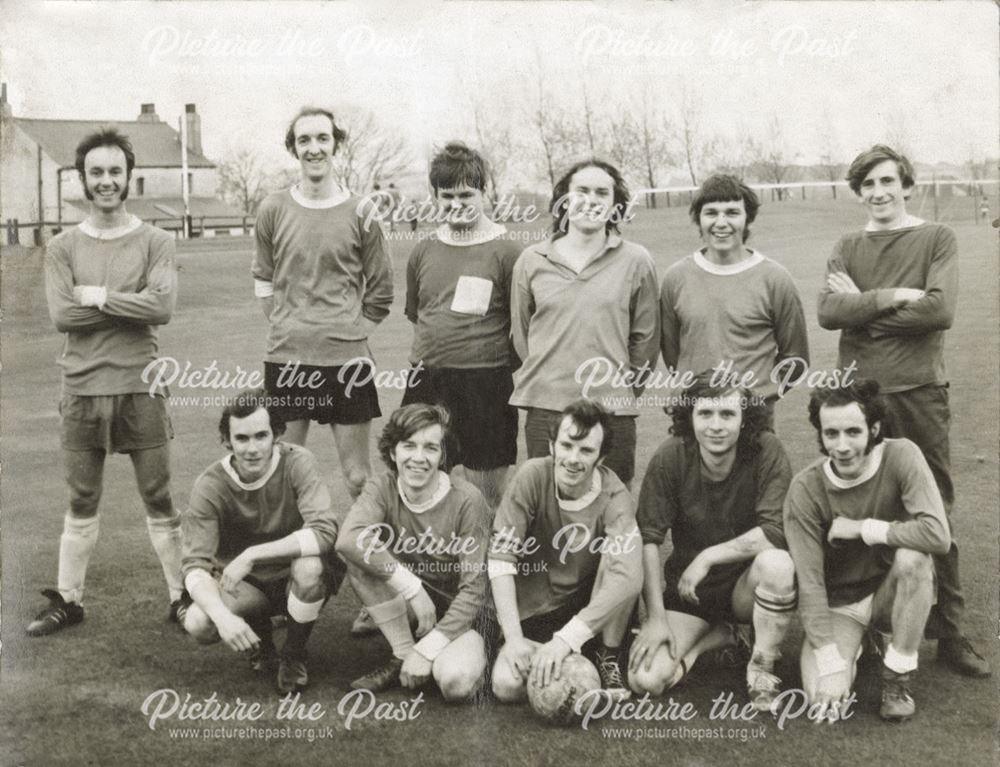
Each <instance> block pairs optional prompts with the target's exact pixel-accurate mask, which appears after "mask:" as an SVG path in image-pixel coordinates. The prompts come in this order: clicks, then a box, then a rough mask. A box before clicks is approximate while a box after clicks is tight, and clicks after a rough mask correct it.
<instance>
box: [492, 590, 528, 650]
mask: <svg viewBox="0 0 1000 767" xmlns="http://www.w3.org/2000/svg"><path fill="white" fill-rule="evenodd" d="M490 588H491V589H492V590H493V603H494V604H495V605H496V608H497V622H498V623H499V624H500V630H501V631H502V632H503V637H504V639H505V640H506V641H508V642H509V641H511V640H512V639H519V638H521V637H523V636H524V635H523V634H522V633H521V617H520V615H519V614H518V610H517V584H516V582H515V580H514V576H513V575H498V576H497V577H495V578H492V579H491V580H490Z"/></svg>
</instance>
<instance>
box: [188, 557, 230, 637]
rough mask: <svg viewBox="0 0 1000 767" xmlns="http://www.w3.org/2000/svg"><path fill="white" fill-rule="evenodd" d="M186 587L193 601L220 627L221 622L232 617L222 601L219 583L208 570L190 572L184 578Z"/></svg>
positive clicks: (198, 569)
mask: <svg viewBox="0 0 1000 767" xmlns="http://www.w3.org/2000/svg"><path fill="white" fill-rule="evenodd" d="M184 586H185V587H186V588H187V591H188V594H189V595H190V596H191V600H192V601H193V602H194V603H195V604H196V605H198V607H200V608H201V610H202V612H204V613H205V615H207V616H208V617H209V620H211V621H212V623H214V624H216V625H218V623H219V621H220V620H224V619H225V618H226V617H228V616H229V615H232V611H231V610H230V609H229V608H228V607H226V605H225V603H224V602H223V601H222V591H221V589H220V588H219V584H218V581H216V580H215V578H213V577H212V576H211V575H210V574H209V573H208V572H207V571H206V570H202V569H200V568H197V569H194V570H190V571H188V573H187V575H186V576H185V578H184Z"/></svg>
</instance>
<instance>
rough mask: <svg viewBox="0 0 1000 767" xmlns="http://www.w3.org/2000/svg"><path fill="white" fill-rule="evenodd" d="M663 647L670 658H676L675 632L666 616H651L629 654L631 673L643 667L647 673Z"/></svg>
mask: <svg viewBox="0 0 1000 767" xmlns="http://www.w3.org/2000/svg"><path fill="white" fill-rule="evenodd" d="M661 645H666V647H667V652H668V653H669V654H670V657H671V658H673V657H675V656H674V647H675V644H674V632H673V631H672V630H671V629H670V624H669V623H668V622H667V617H666V616H665V615H651V616H650V617H649V618H648V619H647V620H646V622H645V623H644V624H642V628H641V629H639V633H638V635H637V636H636V638H635V641H634V642H632V649H631V650H629V654H628V668H629V671H637V670H638V669H639V668H640V667H642V668H643V669H644V670H645V671H649V669H650V668H651V667H652V665H653V658H654V656H655V655H656V651H657V650H658V649H660V646H661Z"/></svg>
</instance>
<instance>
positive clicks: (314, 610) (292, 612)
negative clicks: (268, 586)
mask: <svg viewBox="0 0 1000 767" xmlns="http://www.w3.org/2000/svg"><path fill="white" fill-rule="evenodd" d="M322 608H323V600H322V599H318V600H316V601H315V602H303V601H302V600H301V599H299V598H298V597H297V596H295V592H294V591H290V592H288V617H289V621H288V634H287V635H286V637H285V647H284V654H285V655H288V656H290V657H293V658H295V657H298V658H301V657H303V656H304V655H305V653H306V642H308V641H309V635H310V634H311V633H312V630H313V626H315V625H316V619H317V618H319V611H320V610H321V609H322Z"/></svg>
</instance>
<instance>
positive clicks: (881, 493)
mask: <svg viewBox="0 0 1000 767" xmlns="http://www.w3.org/2000/svg"><path fill="white" fill-rule="evenodd" d="M885 413H886V410H885V405H884V403H883V401H882V399H881V397H880V396H879V387H878V384H877V383H875V382H874V381H861V380H858V381H855V382H854V383H852V384H850V385H849V386H844V387H839V388H832V389H817V390H816V391H815V392H814V393H813V395H812V397H811V399H810V400H809V420H810V422H811V423H812V425H813V426H814V427H815V428H816V431H817V433H818V434H819V440H820V449H821V451H822V452H823V454H824V455H825V456H828V457H827V458H823V459H821V460H819V461H816V462H815V463H814V464H812V465H811V466H809V467H808V468H806V469H804V470H803V471H801V472H799V473H798V474H797V475H796V476H795V479H793V480H792V485H791V487H790V488H789V491H788V499H787V500H786V502H785V532H786V534H787V535H788V548H789V550H790V551H791V553H792V559H793V560H794V561H795V570H796V573H797V574H798V578H799V589H800V594H801V604H800V607H799V611H800V613H801V616H802V626H803V628H804V629H805V634H806V641H805V644H804V645H803V647H802V684H803V686H804V688H805V691H806V694H807V695H808V696H809V699H810V701H811V702H812V703H813V704H818V706H819V707H820V709H819V710H820V711H821V712H822V711H826V712H827V715H828V716H829V717H830V718H831V719H836V718H837V717H838V713H839V710H840V707H841V705H842V704H846V703H847V702H848V701H849V696H850V692H851V686H852V684H853V682H854V675H855V671H856V666H855V661H856V660H857V657H858V655H859V654H860V648H861V641H862V638H863V637H864V634H865V630H866V629H867V628H868V627H869V626H875V627H882V628H887V629H890V630H891V632H892V638H891V640H890V642H889V645H888V647H887V648H886V649H885V652H884V653H883V666H882V707H881V712H880V713H881V716H882V718H883V719H887V720H890V721H902V720H905V719H908V718H910V717H911V716H913V714H914V713H915V711H916V705H915V703H914V701H913V697H912V695H911V694H910V685H911V683H912V678H913V674H914V672H915V671H916V668H917V650H918V648H919V647H920V639H921V637H922V636H923V631H924V625H925V624H926V623H927V617H928V615H929V614H930V609H931V604H932V603H933V601H934V564H933V560H932V555H934V554H944V553H945V552H947V551H948V547H949V546H950V545H951V538H950V536H949V533H948V520H947V518H946V517H945V512H944V504H943V502H942V500H941V494H940V492H938V488H937V485H936V484H935V482H934V475H933V474H932V473H931V470H930V467H929V466H928V465H927V461H926V460H925V459H924V456H923V454H922V453H921V452H920V448H918V447H917V446H916V445H915V444H914V443H913V442H910V441H909V440H908V439H885V440H883V438H882V420H883V418H885Z"/></svg>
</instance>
